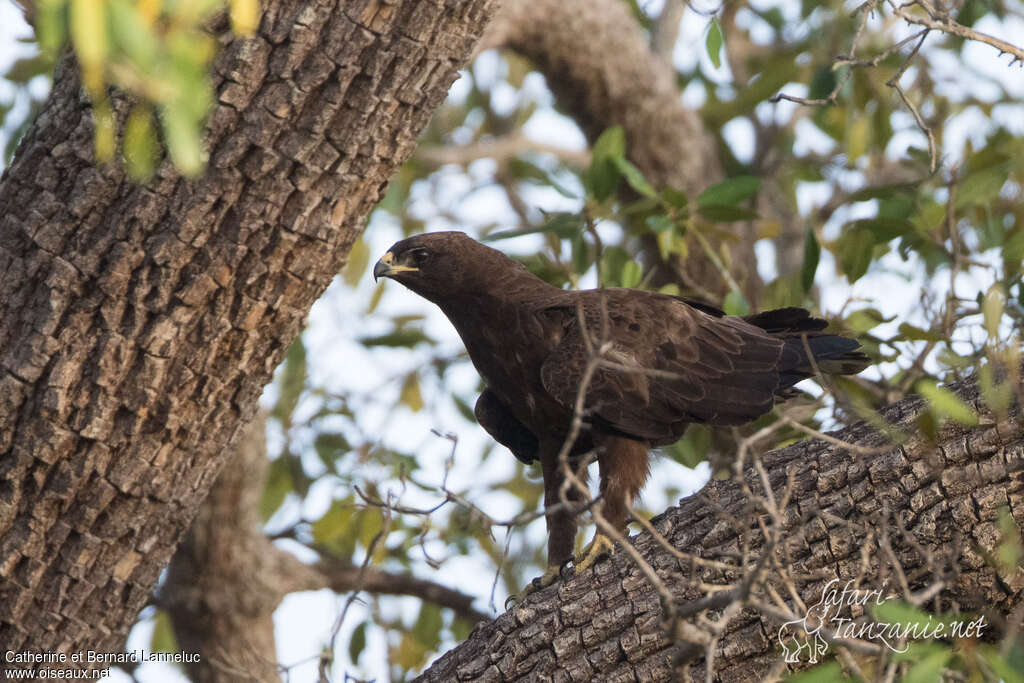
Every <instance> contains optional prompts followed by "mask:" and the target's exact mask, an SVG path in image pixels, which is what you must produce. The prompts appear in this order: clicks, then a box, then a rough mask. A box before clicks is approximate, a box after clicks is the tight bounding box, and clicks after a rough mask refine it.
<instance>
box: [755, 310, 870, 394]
mask: <svg viewBox="0 0 1024 683" xmlns="http://www.w3.org/2000/svg"><path fill="white" fill-rule="evenodd" d="M744 320H746V321H747V322H748V323H750V324H752V325H756V326H757V327H760V328H761V329H762V330H764V331H765V332H767V333H769V334H771V335H772V336H775V337H780V338H782V339H783V340H784V346H783V352H782V358H781V361H780V364H779V379H780V380H781V386H782V388H783V389H784V388H787V387H791V386H793V385H794V384H796V383H797V382H799V381H800V380H802V379H807V378H808V377H811V376H812V375H814V374H816V372H820V373H822V374H826V375H855V374H857V373H858V372H860V371H861V370H863V369H864V368H866V367H867V366H868V365H870V364H871V359H870V358H868V357H867V356H866V355H865V354H864V353H862V352H861V351H858V350H857V349H859V348H860V343H859V342H857V341H856V340H855V339H848V338H846V337H840V336H839V335H836V334H825V333H823V332H822V330H824V329H825V328H826V327H828V322H827V321H825V320H822V319H821V318H815V317H813V316H811V314H810V313H808V312H807V311H806V310H805V309H803V308H796V307H790V308H779V309H776V310H774V311H765V312H763V313H758V314H756V315H750V316H746V317H745V318H744ZM805 340H806V342H805ZM808 351H809V352H810V356H808ZM811 358H813V362H812V360H811Z"/></svg>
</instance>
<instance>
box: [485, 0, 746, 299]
mask: <svg viewBox="0 0 1024 683" xmlns="http://www.w3.org/2000/svg"><path fill="white" fill-rule="evenodd" d="M482 46H483V47H506V48H509V49H511V50H514V51H516V52H518V53H519V54H522V55H523V56H525V57H527V58H528V59H530V60H531V61H533V62H534V63H535V64H536V66H537V68H538V70H539V71H540V72H541V73H543V74H544V76H545V77H546V78H547V82H548V86H549V87H550V88H551V91H552V92H553V93H554V94H555V97H556V99H557V101H558V104H559V106H560V107H562V108H563V109H564V110H565V111H566V113H567V114H568V115H569V116H570V117H572V119H573V120H574V121H575V122H576V123H577V125H579V127H580V128H581V129H582V130H583V133H584V134H585V135H586V137H587V139H588V140H589V141H590V142H591V143H593V142H594V140H596V139H597V136H598V135H600V134H601V133H602V132H603V131H604V130H606V129H607V128H610V127H612V126H615V125H620V126H622V128H623V130H624V132H625V134H626V154H627V156H628V157H629V159H630V161H632V162H633V163H634V164H635V165H636V166H637V168H639V169H640V170H641V171H642V172H643V174H644V176H645V177H646V178H647V179H648V180H649V181H651V183H653V184H654V186H655V187H673V188H676V189H680V190H683V191H685V192H687V193H688V194H690V196H691V197H693V196H696V195H697V194H698V193H700V192H701V191H702V190H704V189H705V188H707V187H708V186H709V185H712V184H714V183H716V182H718V181H720V180H722V177H723V172H722V167H721V163H720V161H719V158H718V151H717V149H716V147H715V141H714V138H713V137H712V136H711V135H710V134H708V132H707V131H706V130H705V128H704V124H703V122H702V121H701V119H700V116H699V115H698V114H697V112H695V111H693V110H691V109H688V108H686V107H684V106H683V104H682V101H681V99H680V97H681V96H680V93H679V88H678V87H677V85H676V78H675V73H674V72H673V70H672V68H671V67H670V65H669V64H668V63H667V62H665V61H664V60H663V59H662V58H661V57H659V56H658V55H657V54H656V53H655V52H654V51H652V49H651V47H650V45H649V44H648V41H647V38H646V37H645V35H644V34H643V32H642V31H641V29H640V27H639V25H638V24H637V22H636V20H635V19H634V18H633V16H632V15H631V14H630V13H629V10H628V8H627V7H626V5H625V4H624V3H622V2H619V1H618V0H508V1H507V2H505V3H504V4H503V5H502V9H501V11H500V12H499V13H498V14H497V16H496V17H495V20H494V21H493V22H492V23H491V26H490V27H489V28H488V31H487V33H486V34H485V36H484V38H483V41H482ZM736 230H737V232H738V233H739V234H738V235H737V239H736V240H729V243H728V245H727V248H728V249H729V250H730V251H731V252H732V259H731V264H730V266H731V268H730V270H731V275H732V277H733V279H734V280H736V281H738V282H739V283H740V284H741V285H742V286H743V289H744V293H745V294H746V295H747V298H748V299H749V300H750V301H752V302H756V300H757V298H758V292H759V285H760V278H759V277H758V274H757V270H756V268H755V266H754V264H755V263H756V260H755V258H754V252H753V249H754V247H753V245H754V241H755V240H756V235H755V231H754V227H753V226H752V225H750V224H737V228H736ZM715 248H716V249H717V248H720V243H719V242H718V241H717V238H716V244H715ZM643 252H644V261H645V262H646V263H647V264H648V266H649V267H651V268H653V269H654V270H655V274H654V276H653V278H652V279H651V280H650V282H651V283H652V284H653V285H655V286H657V285H661V284H665V283H667V282H677V283H679V282H680V281H682V284H683V286H684V287H688V288H689V289H690V290H691V291H694V292H696V291H707V292H709V293H711V295H712V297H720V296H722V295H723V294H724V293H725V292H727V291H728V290H729V286H728V283H727V279H726V278H724V277H723V275H722V273H721V272H720V270H719V268H718V267H716V266H715V265H714V264H713V263H712V262H711V261H710V260H709V259H708V258H705V256H704V254H703V252H702V250H701V248H700V246H699V245H696V244H692V245H691V248H690V256H689V258H688V259H687V260H686V261H685V263H684V262H682V261H678V262H673V263H665V262H663V261H662V259H661V257H660V255H659V251H658V248H657V244H656V242H655V240H654V239H653V238H649V239H647V240H646V241H645V242H644V248H643Z"/></svg>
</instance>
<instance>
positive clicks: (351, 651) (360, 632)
mask: <svg viewBox="0 0 1024 683" xmlns="http://www.w3.org/2000/svg"><path fill="white" fill-rule="evenodd" d="M366 625H367V622H365V621H364V622H362V623H361V624H359V625H358V626H356V627H355V628H354V629H352V637H351V638H349V641H348V659H349V661H350V662H352V663H353V664H359V655H361V654H363V650H365V649H366Z"/></svg>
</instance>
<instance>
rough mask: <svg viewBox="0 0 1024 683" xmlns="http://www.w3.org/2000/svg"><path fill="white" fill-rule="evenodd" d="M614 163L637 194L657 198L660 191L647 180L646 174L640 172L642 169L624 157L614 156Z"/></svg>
mask: <svg viewBox="0 0 1024 683" xmlns="http://www.w3.org/2000/svg"><path fill="white" fill-rule="evenodd" d="M612 163H614V164H615V168H617V169H618V171H619V173H621V174H622V177H623V178H625V179H626V184H628V185H629V186H630V187H631V188H633V189H634V190H635V191H636V193H637V194H640V195H643V196H644V197H649V198H651V199H655V198H656V197H657V196H658V193H657V192H656V191H655V189H654V187H653V186H652V185H651V184H650V183H649V182H647V179H646V178H644V174H643V173H641V172H640V169H638V168H637V167H636V166H634V165H633V164H631V163H630V162H629V161H628V160H627V159H625V158H623V157H614V158H613V159H612Z"/></svg>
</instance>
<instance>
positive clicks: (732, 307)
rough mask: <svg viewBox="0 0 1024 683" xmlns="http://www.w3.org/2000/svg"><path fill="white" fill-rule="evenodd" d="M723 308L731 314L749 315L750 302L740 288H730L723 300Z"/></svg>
mask: <svg viewBox="0 0 1024 683" xmlns="http://www.w3.org/2000/svg"><path fill="white" fill-rule="evenodd" d="M722 310H724V311H725V312H726V313H728V314H729V315H747V314H748V313H750V304H749V303H747V298H746V297H745V296H743V292H741V291H739V290H738V289H733V290H730V291H729V293H728V294H726V295H725V299H724V300H723V301H722Z"/></svg>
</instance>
